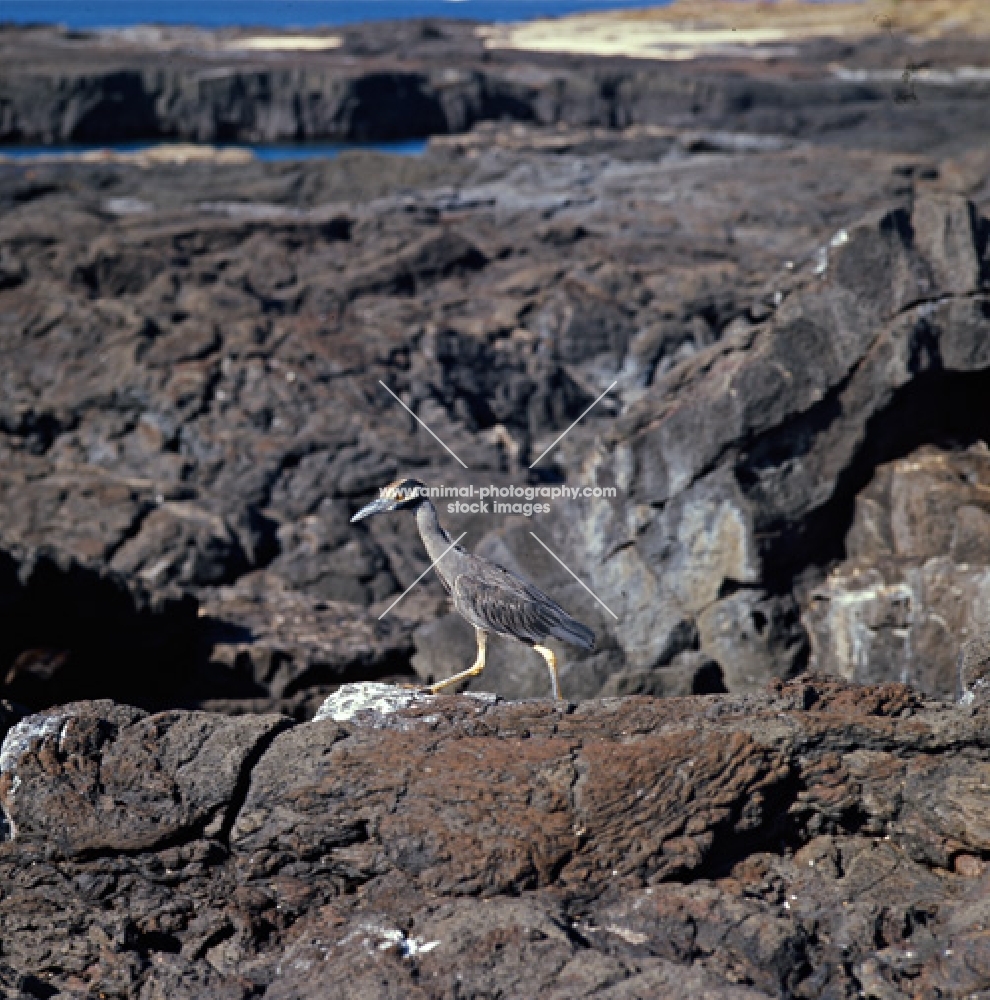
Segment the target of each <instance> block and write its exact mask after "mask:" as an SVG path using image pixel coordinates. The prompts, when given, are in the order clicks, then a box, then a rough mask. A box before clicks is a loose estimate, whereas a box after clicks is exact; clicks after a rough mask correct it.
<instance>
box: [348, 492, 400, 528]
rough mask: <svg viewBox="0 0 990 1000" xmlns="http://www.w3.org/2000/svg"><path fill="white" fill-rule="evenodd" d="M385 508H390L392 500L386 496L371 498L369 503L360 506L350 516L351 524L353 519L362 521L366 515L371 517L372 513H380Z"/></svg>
mask: <svg viewBox="0 0 990 1000" xmlns="http://www.w3.org/2000/svg"><path fill="white" fill-rule="evenodd" d="M386 510H392V501H391V500H390V499H389V498H388V497H379V498H378V499H377V500H372V501H371V503H369V504H367V505H366V506H364V507H362V508H361V509H360V510H359V511H358V512H357V513H356V514H355V515H354V516H353V517H352V518H351V524H353V523H354V522H355V521H363V520H364V519H365V518H366V517H371V515H372V514H381V513H382V512H383V511H386Z"/></svg>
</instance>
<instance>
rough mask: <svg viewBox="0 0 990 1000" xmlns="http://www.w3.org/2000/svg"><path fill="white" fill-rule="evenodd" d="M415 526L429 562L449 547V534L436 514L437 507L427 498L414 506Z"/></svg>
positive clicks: (433, 560)
mask: <svg viewBox="0 0 990 1000" xmlns="http://www.w3.org/2000/svg"><path fill="white" fill-rule="evenodd" d="M416 527H418V528H419V537H420V538H422V539H423V544H424V545H425V546H426V551H427V553H428V554H429V557H430V562H436V560H437V559H439V558H440V556H442V555H443V554H444V552H446V551H447V549H448V548H449V547H450V535H448V534H447V532H446V531H445V530H444V527H443V525H442V524H441V523H440V518H439V517H438V516H437V509H436V507H434V506H433V504H432V503H430V501H429V500H424V501H423V502H422V503H421V504H420V505H419V506H418V507H417V508H416Z"/></svg>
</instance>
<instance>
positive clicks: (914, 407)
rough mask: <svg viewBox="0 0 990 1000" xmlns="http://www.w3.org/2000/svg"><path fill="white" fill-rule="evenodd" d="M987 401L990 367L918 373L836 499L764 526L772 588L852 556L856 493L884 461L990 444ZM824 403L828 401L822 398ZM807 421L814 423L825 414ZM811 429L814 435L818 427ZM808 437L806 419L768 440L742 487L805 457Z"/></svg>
mask: <svg viewBox="0 0 990 1000" xmlns="http://www.w3.org/2000/svg"><path fill="white" fill-rule="evenodd" d="M988 398H990V371H981V372H947V371H944V370H941V369H936V370H934V371H927V372H923V373H921V374H919V375H917V376H916V377H915V378H914V379H913V380H912V381H911V382H910V383H909V384H908V385H906V386H904V387H903V388H902V389H899V390H898V391H897V392H895V393H894V394H893V396H892V398H891V400H890V402H889V403H888V405H887V406H886V407H885V408H884V409H883V410H881V411H880V412H879V413H877V414H876V415H875V416H874V417H872V418H871V419H870V420H869V421H868V422H867V425H866V431H865V435H864V441H863V443H862V445H861V446H860V448H859V450H858V452H857V454H856V456H855V457H854V459H853V460H852V461H851V462H850V463H849V465H848V466H847V468H846V469H845V470H844V471H843V472H842V474H841V475H840V476H839V477H838V479H837V482H836V488H835V491H834V493H833V495H832V497H831V499H830V500H829V501H828V502H827V503H826V504H824V505H823V506H822V507H820V508H819V509H818V510H816V511H813V512H812V513H811V514H810V516H808V517H806V518H803V519H801V520H800V521H796V522H789V523H787V524H767V525H764V526H763V529H764V530H763V532H762V537H761V544H762V551H761V556H762V558H763V560H764V566H765V567H766V578H765V581H766V584H767V585H768V589H770V590H771V591H772V592H777V593H783V592H786V591H787V590H789V589H790V587H791V583H792V581H793V580H794V578H795V577H796V576H797V575H798V574H799V573H801V572H802V571H803V570H804V569H806V568H807V567H808V566H809V565H811V566H819V567H823V566H827V565H828V564H830V563H832V562H834V561H839V560H842V559H845V557H846V550H845V539H846V535H847V533H848V531H849V528H850V526H851V524H852V520H853V514H854V510H855V501H856V496H857V494H858V493H860V492H861V491H862V490H863V489H864V488H865V487H866V485H867V483H869V482H870V480H871V479H872V477H873V474H874V472H875V471H876V469H877V467H878V466H879V465H882V464H884V463H886V462H890V461H893V460H895V459H898V458H903V457H905V456H906V455H909V454H910V453H911V452H913V451H914V450H916V449H917V448H920V447H921V446H922V445H925V444H934V445H937V446H939V447H941V448H946V449H949V450H954V449H963V448H967V447H969V446H970V445H972V444H974V443H976V442H977V441H985V442H990V408H988V407H987V406H986V400H987V399H988ZM822 405H823V406H826V405H827V404H826V402H825V401H823V404H822ZM829 408H830V409H831V407H830V406H829ZM808 419H809V420H812V421H815V420H817V419H818V415H809V417H808ZM804 430H808V431H809V433H811V434H812V436H813V434H814V432H813V431H810V430H809V429H808V428H804ZM801 434H802V422H801V421H790V422H789V423H788V424H787V426H786V427H785V428H782V429H781V430H780V431H779V432H778V433H777V434H775V435H768V436H767V437H766V438H764V439H762V440H761V441H760V443H759V446H758V447H757V448H754V449H753V450H752V451H751V452H750V453H749V454H748V455H746V456H745V457H744V459H743V461H742V462H741V463H740V465H739V467H738V469H737V475H738V477H739V480H740V483H741V484H742V485H743V487H744V488H746V486H747V485H749V484H751V483H753V482H755V481H756V480H757V479H758V478H759V475H760V471H761V469H762V468H764V467H767V466H772V465H774V464H776V463H775V457H785V456H787V457H793V456H794V455H795V454H800V453H801V450H802V449H801V447H800V442H799V440H798V439H799V438H800V437H801ZM785 437H786V440H784V438H785Z"/></svg>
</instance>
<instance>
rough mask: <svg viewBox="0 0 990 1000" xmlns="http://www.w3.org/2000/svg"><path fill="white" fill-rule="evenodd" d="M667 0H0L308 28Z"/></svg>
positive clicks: (188, 20) (19, 10)
mask: <svg viewBox="0 0 990 1000" xmlns="http://www.w3.org/2000/svg"><path fill="white" fill-rule="evenodd" d="M667 2H669V0H652V2H651V0H0V21H16V22H20V23H30V22H35V23H37V22H54V23H58V24H66V25H68V26H69V27H70V28H107V27H125V26H127V25H133V24H152V23H154V24H188V25H197V26H199V27H204V28H219V27H223V26H228V25H268V26H272V27H283V28H288V27H299V28H309V27H316V26H318V25H335V24H352V23H354V22H356V21H379V20H391V19H393V18H407V17H456V18H467V19H470V20H474V21H526V20H529V19H531V18H534V17H548V16H555V15H561V14H574V13H581V12H587V11H593V10H618V9H620V8H631V7H650V6H655V7H656V6H663V5H664V4H665V3H667Z"/></svg>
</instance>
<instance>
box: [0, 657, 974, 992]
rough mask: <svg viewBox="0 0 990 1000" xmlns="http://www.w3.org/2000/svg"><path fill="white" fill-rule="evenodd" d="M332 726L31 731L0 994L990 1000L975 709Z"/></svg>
mask: <svg viewBox="0 0 990 1000" xmlns="http://www.w3.org/2000/svg"><path fill="white" fill-rule="evenodd" d="M383 696H385V697H386V700H387V701H388V705H387V706H386V704H385V702H383V701H382V700H381V699H382V697H383ZM356 704H360V705H364V706H365V707H367V708H370V709H371V710H370V711H358V712H357V713H356V714H354V715H350V708H353V707H354V705H356ZM402 705H405V707H401V706H402ZM342 707H346V708H347V710H346V711H339V709H341V708H342ZM327 711H328V713H330V714H336V715H338V716H339V719H338V720H335V719H334V718H332V717H330V715H329V714H328V715H327V717H324V718H321V719H319V720H316V721H313V722H309V723H304V724H293V723H291V721H290V720H286V719H283V720H281V722H279V721H278V720H276V719H274V718H267V719H266V718H255V719H253V720H250V721H248V720H231V719H229V718H224V717H221V716H215V715H209V714H204V713H195V712H194V713H181V712H180V713H170V714H164V715H159V716H148V715H146V714H144V713H142V712H139V711H137V710H134V709H129V708H124V707H122V706H116V705H113V704H111V703H81V704H75V705H69V706H65V707H64V708H63V709H61V710H59V712H58V713H55V714H52V715H49V716H45V717H37V716H36V717H34V718H32V719H29V720H25V721H24V723H22V724H21V726H20V728H19V729H17V730H15V731H14V732H13V733H12V734H11V735H10V736H8V740H7V743H6V745H5V752H4V755H3V761H2V766H3V771H4V777H3V779H2V781H3V782H4V793H3V794H4V803H5V809H7V810H8V811H12V812H13V814H14V817H15V836H14V837H13V839H11V840H8V841H7V842H5V843H3V844H0V873H2V876H3V880H4V882H3V884H4V893H3V897H2V899H0V929H2V933H3V940H4V965H3V967H0V976H2V977H3V978H0V983H2V985H3V987H4V989H5V990H8V991H9V992H10V993H11V995H14V996H21V995H23V996H37V995H41V994H42V993H44V994H46V995H56V994H57V993H59V992H61V993H64V994H66V995H72V994H73V993H91V994H99V993H103V994H104V995H107V996H120V997H125V996H127V997H130V996H140V997H166V996H168V997H176V996H179V997H182V996H190V997H191V996H201V997H214V996H216V997H232V996H233V997H248V996H251V995H256V994H257V993H259V992H264V993H265V995H272V996H280V997H308V996H314V997H316V996H320V997H334V998H336V997H340V998H341V1000H343V998H344V997H353V996H368V997H388V996H423V997H448V996H468V997H480V996H490V995H492V994H493V993H501V994H502V995H505V996H520V997H521V996H528V997H552V998H555V1000H556V998H560V1000H564V998H565V997H577V996H605V997H609V998H615V1000H618V998H634V997H648V996H649V997H652V996H658V995H670V996H706V997H713V998H718V1000H756V998H757V997H779V998H785V997H808V998H810V997H823V996H829V997H831V996H835V997H842V996H848V995H856V994H857V993H858V992H863V993H865V994H866V995H872V996H874V997H877V998H881V997H890V996H901V995H903V996H908V997H910V996H938V995H942V996H947V997H957V996H958V997H962V996H968V995H972V994H974V993H977V994H978V993H979V992H980V991H982V990H986V989H988V988H990V973H988V971H987V968H986V966H985V965H984V964H982V961H981V959H980V956H981V955H982V954H984V953H985V951H986V948H987V942H986V941H985V938H986V934H987V932H986V930H985V926H986V905H985V902H984V899H985V896H986V885H985V883H986V880H987V878H988V872H987V868H986V864H985V856H986V852H987V851H988V850H990V827H988V825H987V823H986V822H985V819H984V817H985V814H986V811H987V809H986V806H987V803H986V795H987V787H988V776H990V741H988V739H987V732H988V727H987V718H986V713H987V709H986V706H985V705H980V706H976V707H971V708H959V707H955V706H953V705H951V704H948V703H945V702H939V701H936V700H926V699H925V698H923V697H921V696H919V695H918V694H916V693H914V692H913V691H912V690H911V689H909V688H907V687H905V686H903V685H898V684H888V685H883V686H877V687H859V686H856V685H851V684H848V683H846V682H844V681H841V680H836V679H834V678H831V679H830V678H825V677H814V676H806V677H803V678H800V679H797V680H794V681H790V682H782V681H777V682H775V683H774V685H773V686H772V687H771V688H769V689H767V690H765V691H763V692H761V693H759V694H753V695H748V696H731V695H715V696H709V697H704V698H698V697H694V698H665V699H655V698H644V697H635V698H617V699H608V700H604V701H597V702H592V701H589V702H585V703H583V704H581V705H580V706H578V707H576V708H575V707H573V706H570V707H568V706H562V705H560V704H554V703H553V702H551V701H549V700H543V701H532V702H515V703H511V702H500V701H496V700H493V699H479V698H476V697H470V698H467V697H465V698H458V697H430V698H426V699H423V698H422V696H418V695H416V694H414V693H411V692H408V691H403V690H402V689H394V688H393V689H392V692H391V694H390V693H389V692H388V691H381V690H377V689H375V688H374V687H373V686H355V687H353V688H345V689H342V690H341V691H340V692H339V693H338V695H336V696H335V700H334V701H333V702H331V703H330V705H329V706H328V710H327ZM344 716H350V717H349V718H344ZM46 720H55V721H51V722H49V721H46ZM87 727H89V728H87ZM101 727H102V728H101ZM86 733H89V734H90V735H89V737H88V738H86V739H84V738H83V737H84V736H85V734H86ZM101 740H102V742H100V741H101ZM196 748H198V752H196ZM125 753H126V755H127V759H126V761H125V758H124V755H125ZM96 764H99V766H100V772H99V773H100V774H101V775H102V776H103V777H104V779H105V781H106V784H105V787H104V788H103V789H102V790H101V791H100V792H99V793H98V794H96V795H93V794H92V793H90V794H83V793H84V792H85V790H86V789H87V788H89V789H92V775H93V774H94V773H95V772H94V765H96ZM135 774H140V775H141V777H142V778H143V779H144V780H142V781H140V782H138V783H137V784H135V781H134V776H135ZM14 775H16V776H19V777H21V780H22V784H21V785H20V786H19V787H18V789H17V790H16V792H13V793H12V792H11V786H12V782H11V776H14ZM232 778H235V780H233V782H232V781H231V779H232ZM232 788H233V789H234V790H233V791H231V789H232ZM70 794H71V795H73V796H75V798H74V799H73V801H74V802H75V803H76V806H77V808H76V810H75V811H74V812H71V813H69V812H67V811H66V805H67V799H66V796H67V795H70ZM125 805H126V808H124V806H125ZM69 815H71V816H72V817H73V818H74V819H75V820H76V823H75V824H73V823H72V822H67V819H66V817H67V816H69ZM97 820H98V821H99V822H97ZM73 826H75V827H76V828H75V829H73ZM59 845H61V846H62V847H64V848H67V849H66V850H60V847H59ZM18 991H20V992H18Z"/></svg>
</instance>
